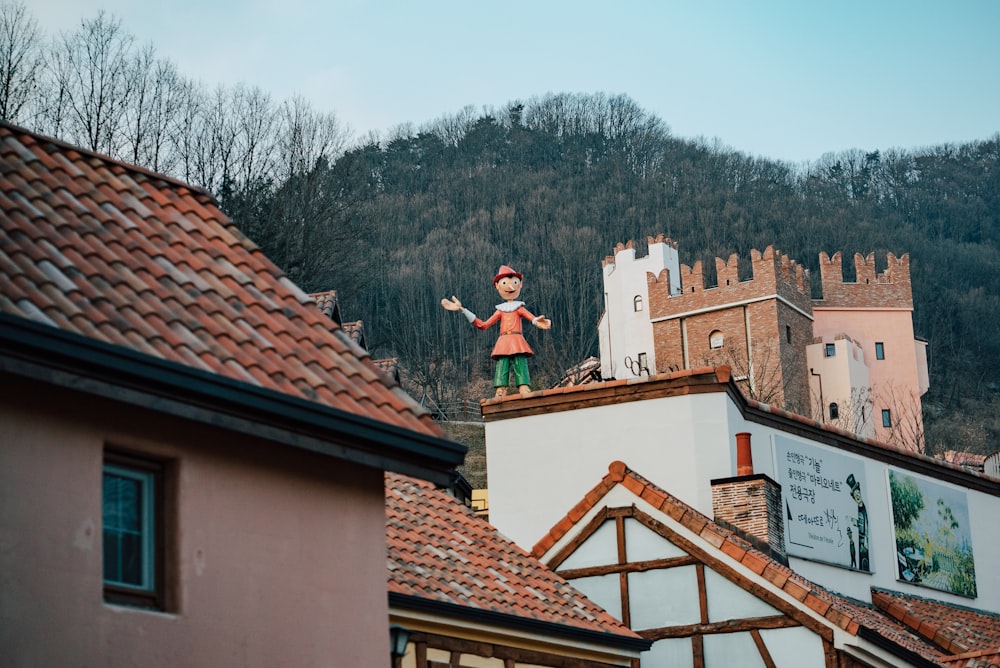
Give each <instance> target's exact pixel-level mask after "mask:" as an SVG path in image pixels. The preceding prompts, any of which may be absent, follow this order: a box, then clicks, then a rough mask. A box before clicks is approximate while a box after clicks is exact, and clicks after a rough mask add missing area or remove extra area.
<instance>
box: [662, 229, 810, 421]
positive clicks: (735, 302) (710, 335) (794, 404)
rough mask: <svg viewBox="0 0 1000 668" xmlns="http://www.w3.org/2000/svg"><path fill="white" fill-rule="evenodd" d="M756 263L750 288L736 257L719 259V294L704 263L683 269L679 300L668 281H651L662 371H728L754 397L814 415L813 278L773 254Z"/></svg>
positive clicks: (755, 257) (758, 256) (757, 256)
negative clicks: (810, 360) (809, 350)
mask: <svg viewBox="0 0 1000 668" xmlns="http://www.w3.org/2000/svg"><path fill="white" fill-rule="evenodd" d="M750 256H751V262H752V269H753V277H752V278H751V279H749V280H743V281H741V280H740V279H739V258H738V257H737V256H736V255H735V254H734V255H731V256H730V257H729V259H728V260H722V259H720V258H716V260H715V264H716V271H717V275H718V284H717V285H716V286H708V287H706V286H705V279H704V274H703V271H702V265H701V262H700V261H699V262H696V263H695V264H694V267H693V268H691V267H688V266H687V265H681V268H680V274H681V291H680V293H679V294H671V292H670V290H669V289H668V284H667V283H665V282H664V281H665V279H666V275H665V274H663V273H661V274H660V275H658V276H653V275H649V276H648V277H647V280H648V292H649V317H650V322H651V323H652V325H653V338H654V347H655V351H656V368H657V370H658V371H669V370H672V369H686V368H692V367H697V366H711V365H716V364H728V365H730V366H731V367H732V369H733V375H734V378H735V379H736V380H737V382H738V383H739V384H740V385H741V387H742V389H743V391H744V393H745V394H746V395H747V396H748V397H750V398H753V399H757V400H758V401H761V402H763V403H767V404H772V405H775V406H782V407H784V408H786V409H787V410H790V411H793V412H796V413H800V414H808V411H809V403H810V402H809V385H808V380H807V376H808V370H807V367H806V358H805V347H806V345H808V344H809V343H811V342H812V338H813V328H812V302H811V299H810V294H809V291H810V285H809V272H808V270H805V269H804V268H803V267H802V266H801V265H799V264H798V263H796V262H795V261H794V260H791V259H790V258H789V257H788V256H787V255H784V254H782V253H781V252H780V251H778V250H775V249H774V248H773V247H772V246H769V247H767V249H765V250H764V252H763V253H761V252H759V251H757V250H752V251H751V253H750Z"/></svg>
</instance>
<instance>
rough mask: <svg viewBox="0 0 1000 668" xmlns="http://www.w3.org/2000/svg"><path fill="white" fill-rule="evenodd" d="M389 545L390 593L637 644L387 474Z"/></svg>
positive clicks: (438, 498) (481, 527)
mask: <svg viewBox="0 0 1000 668" xmlns="http://www.w3.org/2000/svg"><path fill="white" fill-rule="evenodd" d="M386 541H387V544H388V565H389V592H390V593H397V594H404V595H410V596H416V597H420V598H423V599H427V600H429V601H435V602H440V603H446V604H453V605H459V606H463V607H466V608H471V609H475V610H480V611H491V612H495V613H502V614H504V615H509V616H512V617H519V618H524V619H530V620H537V621H541V622H548V623H552V624H559V625H563V626H567V627H572V628H575V629H580V630H584V631H591V632H597V633H610V634H614V635H618V636H624V637H626V638H632V639H635V638H638V636H637V635H636V634H635V633H633V632H632V631H631V630H629V629H628V628H627V627H626V626H624V625H623V624H622V623H621V622H619V621H618V620H616V619H615V618H614V617H612V616H611V615H610V614H608V613H607V612H605V611H604V610H603V609H602V608H600V607H598V606H597V605H596V604H594V603H593V602H591V601H590V599H588V598H586V597H585V596H584V595H583V594H581V593H580V592H578V591H577V590H576V589H574V588H573V586H572V585H570V584H569V583H567V582H566V581H565V580H564V579H562V578H561V577H559V576H558V575H556V574H555V573H553V572H552V571H550V570H549V569H547V568H546V567H545V566H543V565H542V564H541V563H539V562H538V561H537V560H536V559H534V558H532V557H531V556H530V555H528V554H527V553H525V552H524V550H522V549H521V548H519V547H518V546H517V545H515V544H514V543H512V542H511V541H509V540H507V539H506V538H504V537H503V536H502V535H500V534H499V533H498V532H497V530H496V529H494V528H493V527H492V526H491V525H490V524H488V523H487V522H486V521H485V520H483V519H482V518H480V517H477V516H476V515H475V513H474V512H473V511H472V509H470V508H466V507H465V506H464V505H462V504H461V503H459V502H458V501H456V500H455V499H454V498H453V497H451V496H449V495H448V494H447V493H445V492H442V491H440V490H437V489H435V488H434V486H433V485H431V484H429V483H427V482H424V481H421V480H417V479H415V478H411V477H408V476H404V475H399V474H386Z"/></svg>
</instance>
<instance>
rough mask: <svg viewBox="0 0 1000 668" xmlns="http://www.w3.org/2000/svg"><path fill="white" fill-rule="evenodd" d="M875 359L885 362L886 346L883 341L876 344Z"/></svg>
mask: <svg viewBox="0 0 1000 668" xmlns="http://www.w3.org/2000/svg"><path fill="white" fill-rule="evenodd" d="M875 359H877V360H884V359H885V344H883V343H882V342H881V341H876V342H875Z"/></svg>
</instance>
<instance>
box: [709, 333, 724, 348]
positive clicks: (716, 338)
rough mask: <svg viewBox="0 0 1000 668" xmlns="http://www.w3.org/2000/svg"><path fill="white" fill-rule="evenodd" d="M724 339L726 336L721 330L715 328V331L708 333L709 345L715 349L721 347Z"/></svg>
mask: <svg viewBox="0 0 1000 668" xmlns="http://www.w3.org/2000/svg"><path fill="white" fill-rule="evenodd" d="M724 341H725V337H723V336H722V332H720V331H719V330H715V331H714V332H712V333H711V334H709V335H708V347H709V348H712V349H713V350H715V349H717V348H721V347H722V344H723V342H724Z"/></svg>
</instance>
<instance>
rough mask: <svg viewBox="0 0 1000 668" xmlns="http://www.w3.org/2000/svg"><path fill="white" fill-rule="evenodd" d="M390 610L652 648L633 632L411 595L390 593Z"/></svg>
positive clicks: (632, 647) (636, 648) (641, 649)
mask: <svg viewBox="0 0 1000 668" xmlns="http://www.w3.org/2000/svg"><path fill="white" fill-rule="evenodd" d="M389 607H390V608H391V607H397V608H402V609H406V610H413V611H416V612H426V613H432V614H440V615H442V616H447V617H458V618H461V619H463V620H466V621H472V622H482V623H485V624H492V625H496V626H502V627H504V628H508V629H511V630H515V631H531V632H535V633H539V634H545V635H550V636H556V637H560V638H566V639H569V640H577V641H587V642H592V643H596V644H600V645H605V646H610V647H617V648H622V649H628V650H632V651H635V652H644V651H646V650H648V649H649V648H650V647H652V645H653V641H652V640H647V639H645V638H642V637H640V636H639V635H637V634H635V633H632V634H631V635H620V634H617V633H601V632H598V631H591V630H590V629H581V628H577V627H574V626H571V625H569V624H556V623H555V622H548V621H543V620H539V619H531V618H527V617H521V616H518V615H510V614H507V613H504V612H496V611H494V610H483V609H480V608H473V607H469V606H465V605H458V604H456V603H446V602H444V601H436V600H433V599H428V598H424V597H422V596H414V595H411V594H400V593H397V592H389Z"/></svg>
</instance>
